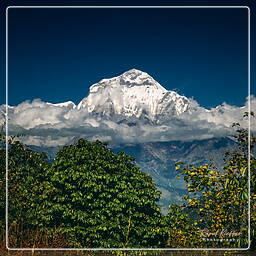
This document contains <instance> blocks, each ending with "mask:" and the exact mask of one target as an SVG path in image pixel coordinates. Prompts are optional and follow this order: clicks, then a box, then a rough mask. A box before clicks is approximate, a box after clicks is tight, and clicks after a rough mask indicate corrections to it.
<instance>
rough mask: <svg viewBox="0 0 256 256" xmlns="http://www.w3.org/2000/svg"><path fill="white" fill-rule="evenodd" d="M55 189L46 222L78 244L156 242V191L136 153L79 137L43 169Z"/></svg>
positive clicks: (46, 208) (48, 202)
mask: <svg viewBox="0 0 256 256" xmlns="http://www.w3.org/2000/svg"><path fill="white" fill-rule="evenodd" d="M47 175H48V176H49V177H51V181H52V185H53V187H54V190H52V193H49V194H48V195H47V197H48V199H47V200H46V201H45V203H44V205H43V207H44V209H43V211H42V213H43V214H42V223H43V225H44V227H45V224H46V223H47V227H52V228H53V227H57V228H58V229H59V230H60V231H61V232H64V233H67V234H68V235H69V236H70V238H71V241H72V243H71V246H76V247H106V248H107V247H143V246H146V247H147V246H149V245H150V246H159V244H160V243H161V241H160V240H159V237H157V236H158V235H157V232H154V228H155V227H157V225H158V223H159V221H160V218H161V213H160V209H159V207H158V206H157V205H156V201H157V200H158V199H159V196H160V192H159V191H157V189H156V186H155V185H154V184H153V182H152V178H151V177H150V176H149V175H147V174H145V173H143V172H141V171H140V170H139V167H137V166H136V165H135V164H134V159H133V158H131V157H130V156H128V155H126V154H124V153H123V152H121V153H119V154H114V153H113V152H112V151H111V150H109V149H108V148H107V147H106V145H104V144H102V143H101V142H99V141H97V142H95V143H93V142H88V141H86V140H83V139H80V140H79V141H78V142H77V143H76V144H75V145H71V146H66V147H64V148H63V149H62V150H60V151H59V152H58V153H57V156H56V159H55V160H54V163H53V165H52V166H51V168H50V169H49V171H48V174H47Z"/></svg>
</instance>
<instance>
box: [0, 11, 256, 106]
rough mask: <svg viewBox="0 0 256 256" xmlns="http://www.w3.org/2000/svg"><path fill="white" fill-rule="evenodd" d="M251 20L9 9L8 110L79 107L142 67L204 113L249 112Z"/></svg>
mask: <svg viewBox="0 0 256 256" xmlns="http://www.w3.org/2000/svg"><path fill="white" fill-rule="evenodd" d="M247 15H248V11H247V9H245V8H243V9H10V10H9V104H10V105H17V104H19V103H21V102H22V101H24V100H32V99H35V98H41V99H42V100H43V101H48V102H52V103H58V102H64V101H68V100H72V101H74V102H75V103H76V104H77V103H79V101H80V100H81V99H82V98H84V97H85V96H86V95H87V93H88V88H89V86H90V85H92V84H93V83H96V82H98V81H99V80H101V79H102V78H108V77H113V76H116V75H119V74H121V73H123V72H125V71H127V70H129V69H131V68H137V69H140V70H142V71H145V72H147V73H149V74H150V75H151V76H153V77H154V78H155V79H156V80H157V81H158V82H159V83H160V84H161V85H162V86H164V87H165V88H166V89H169V90H173V89H175V90H176V91H177V92H178V93H180V94H183V95H185V96H187V97H194V99H195V100H197V101H198V102H199V104H200V105H202V106H204V107H207V108H210V107H214V106H217V105H219V104H221V103H223V102H227V103H229V104H232V105H237V106H242V105H243V104H244V102H245V98H246V96H247V95H248V91H247V83H248V80H247V71H248V67H247V57H248V56H247V51H248V49H247V44H248V41H247V25H248V24H247ZM1 71H3V69H1ZM1 81H3V80H1ZM2 91H3V90H2ZM252 93H254V89H253V87H252ZM254 94H255V93H254ZM0 100H1V101H0V104H3V103H4V102H5V99H4V97H1V98H0Z"/></svg>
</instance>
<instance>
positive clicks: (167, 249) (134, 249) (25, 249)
mask: <svg viewBox="0 0 256 256" xmlns="http://www.w3.org/2000/svg"><path fill="white" fill-rule="evenodd" d="M14 8H17V9H19V8H91V9H100V8H101V9H102V8H108V9H110V8H115V9H118V8H120V9H121V8H131V9H136V8H140V9H142V8H144V9H149V8H151V9H153V8H155V9H164V8H182V9H185V8H201V9H203V8H205V9H206V8H216V9H220V8H224V9H227V8H241V9H245V8H246V9H247V10H248V37H247V38H248V97H249V98H248V112H249V116H248V117H249V118H248V119H249V120H248V126H249V127H248V137H249V138H250V137H251V133H250V112H251V106H250V95H251V93H250V86H251V80H250V78H251V66H250V65H251V63H250V57H251V49H250V47H251V43H250V39H251V38H250V33H251V31H250V29H251V27H250V13H251V10H250V8H249V7H248V6H8V7H6V9H5V11H6V12H5V14H6V24H5V25H6V26H5V28H6V31H5V33H6V34H5V35H6V55H5V58H6V70H5V71H6V84H5V89H6V95H5V96H6V115H5V116H6V127H5V129H6V130H5V131H6V180H5V181H6V183H5V192H6V204H5V206H6V207H5V214H6V222H5V225H6V226H5V232H6V240H5V242H6V248H7V249H8V250H13V251H17V250H21V251H44V250H45V251H75V250H76V251H113V250H118V251H176V250H179V251H205V250H215V251H246V250H248V249H250V242H251V221H250V201H251V200H250V195H251V183H250V179H251V173H250V139H249V143H248V193H249V197H248V247H247V248H10V247H9V239H8V10H9V9H14Z"/></svg>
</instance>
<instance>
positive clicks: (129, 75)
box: [77, 69, 197, 123]
mask: <svg viewBox="0 0 256 256" xmlns="http://www.w3.org/2000/svg"><path fill="white" fill-rule="evenodd" d="M196 106H197V104H196V103H195V102H194V101H193V100H192V99H188V98H186V97H185V96H181V95H179V94H178V93H176V92H175V91H168V90H166V89H165V88H164V87H162V86H161V85H160V84H159V83H158V82H157V81H155V80H154V79H153V78H152V77H151V76H150V75H149V74H147V73H145V72H142V71H140V70H137V69H131V70H129V71H127V72H125V73H123V74H122V75H120V76H117V77H113V78H110V79H103V80H101V81H100V82H98V83H96V84H93V85H92V86H91V87H90V90H89V95H88V96H87V97H85V98H84V99H83V100H82V101H81V102H80V103H79V104H78V106H77V108H78V109H79V110H82V109H83V110H84V111H86V112H87V113H90V114H92V115H98V116H104V117H113V116H114V115H119V116H123V117H128V118H129V117H135V118H139V119H142V118H144V119H147V120H149V121H151V122H153V123H159V122H161V120H162V119H165V117H174V116H179V115H180V114H182V113H183V112H187V111H193V109H195V108H196Z"/></svg>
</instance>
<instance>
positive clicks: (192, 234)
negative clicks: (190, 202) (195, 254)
mask: <svg viewBox="0 0 256 256" xmlns="http://www.w3.org/2000/svg"><path fill="white" fill-rule="evenodd" d="M165 229H166V232H167V234H168V239H167V240H166V246H167V247H174V248H193V247H199V246H200V245H202V242H203V241H202V239H201V234H200V231H199V228H198V227H197V223H195V222H194V221H193V220H192V218H191V216H190V215H189V213H188V212H186V207H185V206H181V205H178V204H171V205H170V207H169V213H168V215H167V216H166V225H165Z"/></svg>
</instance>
